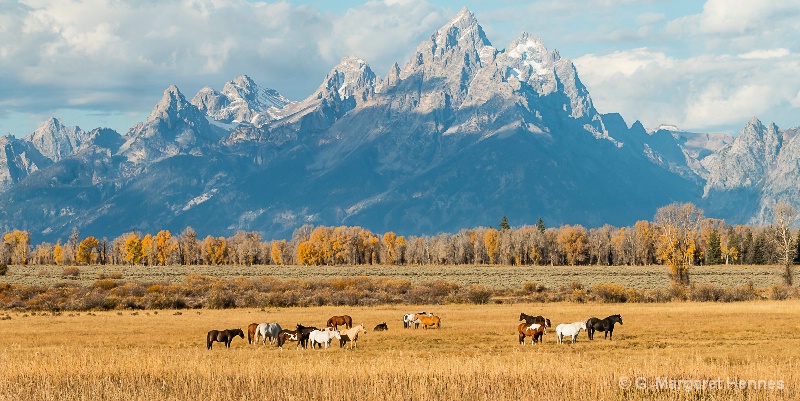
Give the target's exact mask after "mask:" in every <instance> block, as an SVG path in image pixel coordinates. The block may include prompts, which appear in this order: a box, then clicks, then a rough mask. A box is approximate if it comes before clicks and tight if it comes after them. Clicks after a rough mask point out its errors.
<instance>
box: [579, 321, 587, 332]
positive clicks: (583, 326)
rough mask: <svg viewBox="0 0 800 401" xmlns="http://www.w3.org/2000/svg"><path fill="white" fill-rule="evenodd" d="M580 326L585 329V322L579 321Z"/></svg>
mask: <svg viewBox="0 0 800 401" xmlns="http://www.w3.org/2000/svg"><path fill="white" fill-rule="evenodd" d="M580 328H581V329H584V330H586V322H580Z"/></svg>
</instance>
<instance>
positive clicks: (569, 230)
mask: <svg viewBox="0 0 800 401" xmlns="http://www.w3.org/2000/svg"><path fill="white" fill-rule="evenodd" d="M587 236H588V231H586V229H585V228H583V227H582V226H580V225H575V226H570V225H565V226H562V227H561V228H560V229H559V230H558V245H559V246H560V247H561V250H562V252H563V253H564V256H565V257H566V259H567V263H568V264H569V265H570V266H575V265H577V264H581V263H583V262H584V261H585V260H586V256H587V249H588V243H587V240H586V237H587Z"/></svg>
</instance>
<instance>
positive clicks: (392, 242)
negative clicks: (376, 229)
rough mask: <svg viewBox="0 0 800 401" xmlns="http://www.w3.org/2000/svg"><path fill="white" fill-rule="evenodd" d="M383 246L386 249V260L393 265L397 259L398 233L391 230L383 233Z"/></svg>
mask: <svg viewBox="0 0 800 401" xmlns="http://www.w3.org/2000/svg"><path fill="white" fill-rule="evenodd" d="M383 247H384V249H385V250H386V253H385V255H386V256H385V258H384V262H385V263H386V264H387V265H393V264H395V263H396V261H397V234H395V233H393V232H391V231H389V232H387V233H385V234H383Z"/></svg>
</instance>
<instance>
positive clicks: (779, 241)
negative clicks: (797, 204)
mask: <svg viewBox="0 0 800 401" xmlns="http://www.w3.org/2000/svg"><path fill="white" fill-rule="evenodd" d="M772 215H773V219H774V222H773V226H774V236H773V237H772V240H773V243H774V249H775V251H776V253H777V255H776V257H777V259H778V260H779V261H780V264H781V266H782V267H783V272H782V274H781V276H782V278H783V282H784V284H786V285H792V282H793V281H794V279H793V275H792V263H793V262H794V257H795V253H796V252H797V244H795V237H794V235H792V232H791V230H790V229H789V224H791V222H792V220H794V217H795V215H796V211H795V209H794V208H793V207H792V206H791V205H789V204H788V203H786V202H778V204H776V205H775V208H774V209H773V212H772Z"/></svg>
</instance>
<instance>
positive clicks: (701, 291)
mask: <svg viewBox="0 0 800 401" xmlns="http://www.w3.org/2000/svg"><path fill="white" fill-rule="evenodd" d="M724 296H725V290H723V289H722V288H719V287H716V286H714V285H711V284H698V285H692V287H691V290H690V291H689V299H691V300H692V301H698V302H708V301H719V300H720V299H722V298H723V297H724Z"/></svg>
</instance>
